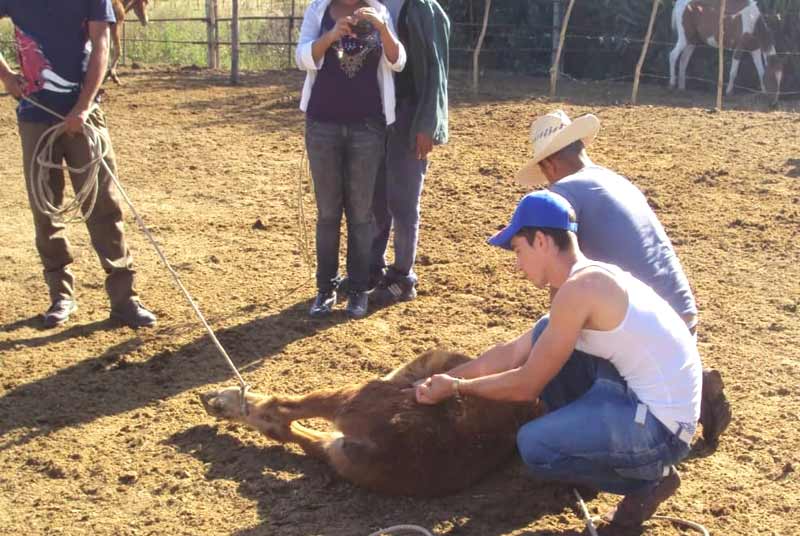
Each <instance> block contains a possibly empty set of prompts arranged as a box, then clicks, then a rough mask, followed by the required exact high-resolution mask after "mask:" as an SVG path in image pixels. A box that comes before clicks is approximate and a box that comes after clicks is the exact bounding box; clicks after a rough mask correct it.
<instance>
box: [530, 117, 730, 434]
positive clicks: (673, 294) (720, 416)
mask: <svg viewBox="0 0 800 536" xmlns="http://www.w3.org/2000/svg"><path fill="white" fill-rule="evenodd" d="M599 130H600V121H599V120H598V119H597V117H595V116H594V115H591V114H588V115H584V116H581V117H578V118H577V119H575V121H570V119H569V117H567V115H566V114H565V113H564V112H563V111H561V110H556V111H555V112H552V113H549V114H547V115H544V116H542V117H540V118H538V119H536V120H535V121H534V122H533V124H532V125H531V134H530V135H531V142H532V144H533V158H531V159H530V160H529V161H528V162H527V164H525V166H524V167H523V168H522V169H521V170H520V171H519V173H518V174H517V181H518V182H520V183H522V184H524V185H527V186H535V185H539V184H546V185H547V188H548V189H549V190H550V191H552V192H555V193H558V194H560V195H561V196H563V197H564V198H566V199H567V201H569V203H570V204H571V205H572V206H573V208H574V209H575V212H576V215H577V218H578V221H579V222H581V224H582V225H581V228H580V230H579V231H578V243H579V244H580V246H581V250H582V251H583V252H584V253H585V254H586V255H587V256H588V257H589V258H591V259H595V260H598V261H603V262H608V263H611V264H615V265H617V266H619V267H620V268H622V269H623V270H625V271H628V272H630V273H631V274H633V275H634V277H636V278H637V279H639V280H640V281H643V282H644V283H646V284H647V285H649V286H650V287H652V288H653V290H655V291H656V293H657V294H658V295H659V296H661V297H662V298H664V300H666V301H667V303H669V304H670V305H671V306H672V308H673V309H674V310H675V312H676V313H678V315H679V316H680V317H681V318H682V319H683V320H684V322H685V323H686V325H687V327H688V328H689V330H690V331H691V332H692V334H694V333H695V331H696V329H697V320H698V318H697V304H696V302H695V298H694V295H693V294H692V289H691V287H690V286H689V281H688V279H687V278H686V274H685V273H684V271H683V267H682V266H681V263H680V261H679V260H678V256H677V255H676V253H675V249H674V248H673V247H672V243H671V242H670V240H669V238H668V237H667V234H666V233H665V231H664V227H663V226H662V225H661V223H660V222H659V220H658V218H657V217H656V215H655V213H654V212H653V210H652V209H651V208H650V206H649V205H648V203H647V199H646V198H645V196H644V195H643V194H642V192H641V191H639V189H638V188H637V187H636V186H634V185H633V184H632V183H631V182H630V181H629V180H627V179H626V178H624V177H622V176H620V175H618V174H616V173H614V172H613V171H611V170H609V169H606V168H604V167H602V166H598V165H597V164H595V163H593V162H592V161H591V160H590V159H589V156H588V155H587V153H586V147H587V146H588V145H589V144H590V143H591V142H592V141H593V140H594V138H595V136H596V135H597V133H598V131H599ZM730 420H731V410H730V405H729V404H728V401H727V399H726V398H725V394H724V392H723V384H722V378H721V376H720V374H719V372H718V371H715V370H707V371H705V372H704V374H703V404H702V412H701V416H700V422H701V423H702V424H703V437H704V438H705V440H706V443H707V444H709V445H711V446H716V444H717V442H718V440H719V436H720V434H722V432H723V431H724V430H725V429H726V428H727V426H728V424H729V423H730Z"/></svg>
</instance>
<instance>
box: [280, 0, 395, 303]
mask: <svg viewBox="0 0 800 536" xmlns="http://www.w3.org/2000/svg"><path fill="white" fill-rule="evenodd" d="M296 61H297V65H298V67H299V68H300V69H302V70H304V71H306V73H307V74H306V81H305V84H304V86H303V94H302V98H301V101H300V109H301V110H303V111H304V112H306V150H307V151H308V161H309V164H310V167H311V176H312V179H313V181H314V193H315V196H316V202H317V230H316V240H317V297H316V299H315V300H314V304H313V305H312V306H311V310H310V311H309V314H310V315H311V316H313V317H319V316H326V315H329V314H330V313H331V309H332V308H333V306H334V305H335V304H336V285H337V281H338V278H339V274H338V269H339V235H340V232H339V229H340V224H341V219H342V213H344V214H345V217H346V219H347V277H348V281H349V284H348V298H347V314H348V315H349V316H350V317H351V318H361V317H363V316H365V315H366V314H367V288H368V284H369V256H370V247H371V244H372V217H373V216H372V197H373V191H374V187H375V178H376V175H377V172H378V167H379V166H380V164H381V162H382V160H383V158H384V150H385V131H386V126H387V125H391V124H392V123H394V120H395V95H394V79H393V71H401V70H402V69H403V67H404V65H405V62H406V53H405V50H404V49H403V46H402V45H401V44H400V41H399V40H398V39H397V36H396V33H395V31H394V26H393V24H392V22H391V18H390V17H389V12H388V10H387V9H386V8H385V7H384V6H383V5H382V4H381V3H379V2H377V1H376V0H314V1H312V2H311V4H310V5H309V6H308V9H307V10H306V12H305V15H304V17H303V25H302V27H301V30H300V40H299V43H298V45H297V52H296Z"/></svg>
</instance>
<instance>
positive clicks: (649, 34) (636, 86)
mask: <svg viewBox="0 0 800 536" xmlns="http://www.w3.org/2000/svg"><path fill="white" fill-rule="evenodd" d="M659 4H661V0H653V10H652V11H651V12H650V24H649V25H648V26H647V35H645V37H644V44H643V45H642V54H641V56H639V63H637V64H636V74H635V75H634V76H633V93H632V94H631V103H633V104H636V99H637V98H639V78H640V77H641V76H642V67H643V66H644V59H645V57H646V56H647V49H648V48H650V38H651V37H652V35H653V25H654V24H655V22H656V13H658V6H659Z"/></svg>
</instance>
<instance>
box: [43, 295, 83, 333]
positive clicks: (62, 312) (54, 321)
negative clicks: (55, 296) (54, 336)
mask: <svg viewBox="0 0 800 536" xmlns="http://www.w3.org/2000/svg"><path fill="white" fill-rule="evenodd" d="M77 309H78V304H77V303H75V300H71V299H69V298H61V299H60V300H56V301H54V302H53V303H52V304H51V305H50V308H49V309H48V310H47V312H45V313H44V315H42V323H43V324H44V327H45V328H47V329H50V328H54V327H56V326H60V325H62V324H64V323H65V322H66V321H67V320H69V316H70V315H71V314H72V313H74V312H75V311H76V310H77Z"/></svg>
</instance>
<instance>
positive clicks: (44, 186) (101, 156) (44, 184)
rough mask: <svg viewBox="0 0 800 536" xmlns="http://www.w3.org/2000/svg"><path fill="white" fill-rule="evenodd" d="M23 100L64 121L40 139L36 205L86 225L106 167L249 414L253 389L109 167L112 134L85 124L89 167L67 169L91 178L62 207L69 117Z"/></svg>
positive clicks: (60, 218) (34, 194)
mask: <svg viewBox="0 0 800 536" xmlns="http://www.w3.org/2000/svg"><path fill="white" fill-rule="evenodd" d="M22 98H23V100H25V101H26V102H29V103H31V104H32V105H33V106H36V107H37V108H40V109H42V110H44V111H45V112H47V113H49V114H51V115H52V116H54V117H56V118H58V119H60V120H61V122H59V123H57V124H56V125H54V126H52V127H50V128H49V129H47V130H46V131H45V132H44V133H43V134H42V136H41V137H40V138H39V141H38V142H37V143H36V149H35V150H34V153H33V158H32V159H31V162H30V166H31V169H30V175H29V176H30V181H31V184H30V191H31V197H32V198H33V204H34V206H35V207H36V209H37V210H39V211H40V212H42V213H43V214H45V215H47V216H49V217H50V218H53V219H54V220H56V221H60V222H64V223H72V222H85V221H86V220H88V219H89V218H90V217H91V215H92V211H93V210H94V206H95V203H96V201H97V194H98V191H99V189H100V169H101V167H102V168H103V169H104V170H105V171H106V173H107V174H108V176H109V177H110V178H111V180H112V181H113V182H114V185H115V186H116V187H117V190H119V193H120V195H122V198H123V199H124V200H125V203H126V204H127V205H128V207H129V208H130V210H131V213H132V214H133V217H134V219H135V220H136V223H137V224H138V225H139V228H140V229H141V230H142V232H143V233H144V235H145V236H146V237H147V240H148V241H149V242H150V244H151V245H152V246H153V249H155V250H156V253H157V254H158V256H159V258H160V259H161V262H162V263H163V264H164V267H165V268H166V269H167V271H168V272H169V273H170V275H171V276H172V279H173V280H174V281H175V284H176V285H177V287H178V289H180V291H181V293H183V296H184V297H185V298H186V301H188V302H189V305H190V306H191V307H192V310H194V313H195V315H196V316H197V318H199V319H200V322H201V323H202V324H203V327H204V328H205V329H206V331H207V332H208V335H209V336H210V337H211V340H212V342H213V343H214V345H215V346H216V347H217V350H218V351H219V353H220V354H221V355H222V357H223V358H224V359H225V361H226V362H227V364H228V366H229V367H230V369H231V371H232V372H233V374H234V376H235V377H236V380H237V381H238V382H239V387H240V389H241V397H242V413H244V414H245V415H246V414H247V402H246V395H247V391H248V390H249V389H250V386H249V385H248V384H247V382H245V381H244V378H242V375H241V374H239V370H238V369H237V368H236V365H234V363H233V360H232V359H231V358H230V356H229V355H228V352H226V351H225V348H223V346H222V344H221V343H220V342H219V339H217V336H216V334H215V333H214V330H213V329H211V326H210V325H209V324H208V322H207V321H206V318H205V316H203V313H202V312H200V308H199V307H198V306H197V304H196V303H195V301H194V300H193V299H192V296H191V295H190V294H189V291H188V290H186V287H185V286H184V285H183V282H182V281H181V279H180V277H178V274H177V272H175V270H174V269H173V268H172V265H170V263H169V261H168V260H167V257H166V255H164V253H163V251H161V248H160V247H159V245H158V243H157V242H156V240H155V238H153V235H152V234H151V233H150V231H149V230H148V229H147V226H146V225H145V224H144V220H142V218H141V216H139V213H138V212H137V210H136V207H134V206H133V202H132V201H131V200H130V198H129V197H128V194H127V193H126V192H125V189H124V188H123V187H122V184H121V183H120V182H119V180H118V179H117V176H116V175H115V174H114V171H113V170H112V169H111V167H110V166H109V165H108V162H106V156H107V155H108V153H109V151H111V140H110V139H109V138H108V135H107V134H106V133H105V132H104V131H103V130H101V129H99V128H97V127H95V126H94V125H91V124H88V123H87V124H84V125H83V132H82V134H81V135H82V136H84V137H85V138H86V140H87V143H88V145H89V152H90V157H91V158H90V160H89V162H88V163H87V164H86V165H85V166H82V167H79V168H72V167H69V166H67V169H68V170H69V171H70V173H85V172H87V171H88V173H89V177H88V179H87V180H86V181H85V183H84V185H83V186H82V187H81V189H80V190H79V191H78V192H75V199H74V200H73V201H72V202H71V203H69V204H67V205H66V206H65V207H59V206H58V205H57V204H56V203H55V199H54V195H53V191H52V189H51V188H50V184H49V183H50V170H52V169H63V167H62V163H61V161H60V159H59V160H58V161H56V160H54V159H53V148H54V146H55V141H56V140H57V139H58V137H59V136H61V135H63V134H65V132H66V125H65V123H64V121H65V120H66V118H65V117H64V116H63V115H61V114H59V113H58V112H55V111H53V110H51V109H50V108H48V107H46V106H44V105H42V104H40V103H38V102H36V101H35V100H33V99H31V98H29V97H22ZM93 110H94V108H93ZM36 165H38V166H39V167H38V169H37V168H36ZM86 202H89V206H88V207H87V208H86V210H83V213H82V214H81V215H78V214H77V213H78V212H80V211H81V210H82V207H83V205H84V204H85V203H86Z"/></svg>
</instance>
